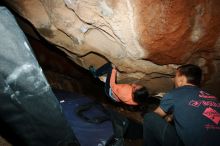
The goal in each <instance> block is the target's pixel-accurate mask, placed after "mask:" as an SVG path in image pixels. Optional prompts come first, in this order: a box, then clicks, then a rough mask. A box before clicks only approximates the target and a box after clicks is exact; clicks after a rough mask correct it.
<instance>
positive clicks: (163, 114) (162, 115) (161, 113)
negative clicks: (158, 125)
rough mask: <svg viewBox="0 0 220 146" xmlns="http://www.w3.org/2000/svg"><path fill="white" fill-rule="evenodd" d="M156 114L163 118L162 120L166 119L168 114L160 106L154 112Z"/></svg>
mask: <svg viewBox="0 0 220 146" xmlns="http://www.w3.org/2000/svg"><path fill="white" fill-rule="evenodd" d="M154 112H155V113H156V114H158V115H159V116H161V117H162V118H163V117H165V116H166V115H167V113H165V112H164V111H163V110H162V108H160V107H159V106H158V107H157V108H156V109H155V110H154Z"/></svg>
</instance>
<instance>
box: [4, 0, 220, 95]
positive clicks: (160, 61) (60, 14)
mask: <svg viewBox="0 0 220 146" xmlns="http://www.w3.org/2000/svg"><path fill="white" fill-rule="evenodd" d="M6 2H7V3H8V5H9V6H10V7H11V8H13V9H14V10H15V11H16V12H17V13H19V14H20V15H21V16H23V17H24V18H26V19H27V20H28V21H29V22H30V23H31V24H32V25H33V26H34V27H35V28H36V30H37V31H38V32H39V34H40V35H42V36H43V37H44V38H46V39H47V40H48V41H50V42H52V43H53V44H55V45H56V46H58V47H59V48H60V49H61V50H63V51H64V52H65V53H67V54H68V56H69V57H70V58H71V59H72V60H73V61H74V62H76V63H77V64H79V65H80V66H82V67H84V68H88V66H89V65H91V64H93V65H95V66H97V67H98V66H100V65H101V64H103V63H104V62H106V61H107V60H109V61H111V62H113V63H114V64H115V65H116V66H117V67H118V69H119V70H120V71H121V74H120V76H119V80H120V81H121V82H129V81H132V82H133V81H135V82H140V83H142V84H144V85H146V86H147V87H148V88H150V90H151V92H152V93H154V92H159V91H166V90H167V89H170V88H171V87H172V83H171V78H170V77H171V75H173V73H174V70H175V67H176V66H178V65H181V64H185V63H194V64H198V65H200V66H201V67H202V68H203V70H204V73H205V78H204V86H205V87H206V88H207V89H209V90H212V91H211V92H213V93H215V94H218V95H220V91H218V89H217V88H218V86H219V85H220V61H219V59H220V27H219V26H220V1H219V0H212V1H209V0H163V1H161V0H136V1H132V0H53V1H51V0H22V1H21V0H14V1H6Z"/></svg>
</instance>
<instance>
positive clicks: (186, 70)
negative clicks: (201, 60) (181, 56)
mask: <svg viewBox="0 0 220 146" xmlns="http://www.w3.org/2000/svg"><path fill="white" fill-rule="evenodd" d="M177 71H178V72H179V74H180V75H184V76H186V78H187V82H188V83H190V84H193V85H197V86H200V84H201V80H202V70H201V68H200V67H199V66H197V65H193V64H186V65H182V66H180V67H178V68H177Z"/></svg>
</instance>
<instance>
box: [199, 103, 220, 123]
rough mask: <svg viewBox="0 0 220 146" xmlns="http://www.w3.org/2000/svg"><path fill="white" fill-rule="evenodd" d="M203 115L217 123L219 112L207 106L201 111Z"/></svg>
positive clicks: (219, 117)
mask: <svg viewBox="0 0 220 146" xmlns="http://www.w3.org/2000/svg"><path fill="white" fill-rule="evenodd" d="M203 115H204V116H206V117H207V118H209V119H210V120H212V121H213V122H214V123H215V124H216V125H218V123H219V121H220V113H218V112H217V111H216V110H214V109H212V108H211V107H208V108H206V109H205V111H204V112H203Z"/></svg>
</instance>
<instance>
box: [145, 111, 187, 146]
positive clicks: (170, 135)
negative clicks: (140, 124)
mask: <svg viewBox="0 0 220 146" xmlns="http://www.w3.org/2000/svg"><path fill="white" fill-rule="evenodd" d="M143 133H144V135H143V136H144V146H183V143H182V141H181V140H180V138H179V136H178V135H177V132H176V129H175V127H174V126H173V125H171V124H169V123H167V122H166V121H165V120H164V119H163V118H161V117H160V116H159V115H157V114H156V113H153V112H152V113H147V114H146V115H145V116H144V132H143Z"/></svg>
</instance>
